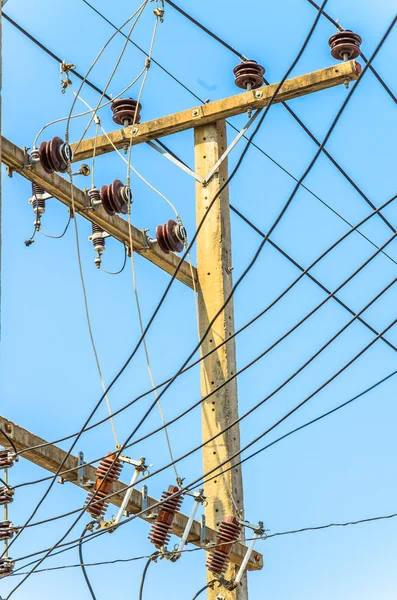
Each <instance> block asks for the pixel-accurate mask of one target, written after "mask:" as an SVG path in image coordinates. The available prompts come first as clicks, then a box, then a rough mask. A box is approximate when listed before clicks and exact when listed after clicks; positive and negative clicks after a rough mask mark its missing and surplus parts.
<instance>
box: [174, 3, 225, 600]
mask: <svg viewBox="0 0 397 600" xmlns="http://www.w3.org/2000/svg"><path fill="white" fill-rule="evenodd" d="M167 1H168V0H167ZM216 581H217V580H216V579H214V580H213V581H210V582H209V583H207V585H205V586H204V587H202V588H201V589H200V590H199V591H198V592H197V594H195V595H194V596H193V599H192V600H196V598H198V597H199V596H201V594H202V593H203V592H205V590H208V588H209V587H211V586H212V584H213V583H215V582H216Z"/></svg>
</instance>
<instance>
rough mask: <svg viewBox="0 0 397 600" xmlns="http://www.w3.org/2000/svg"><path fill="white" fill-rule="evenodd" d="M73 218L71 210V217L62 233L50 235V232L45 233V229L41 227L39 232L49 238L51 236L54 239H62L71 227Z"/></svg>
mask: <svg viewBox="0 0 397 600" xmlns="http://www.w3.org/2000/svg"><path fill="white" fill-rule="evenodd" d="M71 220H72V215H71V214H70V212H69V218H68V221H67V223H66V225H65V228H64V230H63V232H62V233H61V234H60V235H50V234H49V233H45V231H43V230H42V229H41V228H40V229H39V232H40V233H41V235H44V236H45V237H47V238H51V239H52V240H60V239H61V238H63V236H64V235H65V234H66V232H67V230H68V229H69V225H70V221H71Z"/></svg>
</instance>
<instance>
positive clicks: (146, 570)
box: [138, 552, 160, 600]
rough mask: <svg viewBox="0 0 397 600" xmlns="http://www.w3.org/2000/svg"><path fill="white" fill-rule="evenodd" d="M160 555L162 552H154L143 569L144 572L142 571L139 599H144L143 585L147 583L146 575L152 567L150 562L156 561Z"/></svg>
mask: <svg viewBox="0 0 397 600" xmlns="http://www.w3.org/2000/svg"><path fill="white" fill-rule="evenodd" d="M159 555H160V552H154V553H153V554H152V555H151V556H149V558H148V560H147V563H146V565H145V568H144V569H143V573H142V577H141V583H140V585H139V596H138V597H139V600H143V587H144V585H145V580H146V575H147V572H148V569H149V567H150V564H151V563H152V562H156V559H157V557H158V556H159Z"/></svg>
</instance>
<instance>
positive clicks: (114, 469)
mask: <svg viewBox="0 0 397 600" xmlns="http://www.w3.org/2000/svg"><path fill="white" fill-rule="evenodd" d="M115 456H116V455H115V454H114V452H109V454H108V455H107V457H106V458H104V459H102V460H101V462H100V463H99V465H98V468H97V470H96V481H95V487H94V489H93V490H91V491H90V492H89V493H88V496H87V500H86V504H87V505H88V504H89V502H90V501H91V500H92V499H93V498H94V500H93V502H92V504H90V505H89V506H87V508H86V510H87V512H88V513H89V514H90V515H91V516H93V517H94V518H100V517H102V516H103V515H104V514H105V512H106V509H107V507H108V504H109V500H105V498H106V496H108V495H109V494H111V493H112V488H113V483H114V482H115V481H117V480H118V478H119V477H120V473H121V470H122V468H123V466H122V464H121V461H120V459H119V458H116V459H115ZM105 477H106V479H105Z"/></svg>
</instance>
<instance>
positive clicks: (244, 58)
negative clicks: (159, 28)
mask: <svg viewBox="0 0 397 600" xmlns="http://www.w3.org/2000/svg"><path fill="white" fill-rule="evenodd" d="M166 2H167V3H168V4H169V5H170V6H172V7H173V8H175V10H177V11H178V12H179V13H180V14H182V15H183V16H184V17H186V18H187V19H188V20H189V21H191V22H192V23H194V25H196V26H198V27H199V28H200V29H201V30H202V31H204V32H205V33H207V34H208V35H209V36H211V37H212V38H213V39H215V40H216V41H217V42H219V43H220V44H222V46H224V47H225V48H227V49H228V50H230V51H231V52H233V53H234V54H235V55H236V56H238V57H239V58H241V59H242V60H246V57H245V56H244V55H243V54H241V53H240V52H239V51H238V50H236V49H235V48H233V46H231V45H230V44H228V43H227V42H225V41H224V40H223V39H221V38H220V37H219V36H218V35H216V34H215V33H214V32H212V31H210V30H209V29H208V28H207V27H205V26H204V25H203V24H202V23H200V22H199V21H198V20H197V19H195V18H193V17H192V16H191V15H190V14H189V13H187V12H186V11H185V10H183V9H181V8H180V7H179V6H178V5H177V4H175V2H171V1H170V0H166ZM317 9H318V10H319V11H321V13H323V12H324V11H323V10H322V9H321V7H320V6H317ZM365 63H366V67H368V68H371V61H370V60H368V59H365ZM371 70H372V69H371ZM377 79H378V80H379V81H380V77H379V76H378V77H377ZM264 82H265V83H266V85H269V83H270V82H269V81H268V80H267V79H266V78H265V77H264ZM384 87H385V86H384ZM385 89H386V88H385ZM387 89H388V88H387ZM281 104H282V105H283V106H284V108H286V109H287V111H288V112H289V113H290V115H291V116H292V117H293V118H294V119H295V121H296V122H297V123H298V124H299V125H300V126H301V127H302V128H303V130H304V131H305V132H306V133H307V134H308V135H309V137H310V138H311V139H312V140H313V142H314V143H315V144H316V145H317V146H318V147H320V142H319V141H318V139H317V138H316V136H315V135H314V134H313V133H312V132H311V131H310V129H309V128H308V127H307V126H306V125H305V124H304V123H303V121H302V120H301V119H300V118H299V117H298V115H297V114H296V113H295V112H294V111H293V110H292V109H291V108H290V106H289V105H288V104H287V102H281ZM321 151H322V152H323V153H324V154H325V156H326V157H327V158H328V159H329V160H330V161H331V162H332V164H333V165H334V166H335V167H336V168H337V169H338V171H339V172H340V173H341V174H342V175H343V177H345V179H346V180H347V181H348V182H349V183H350V185H352V187H353V188H354V189H355V190H356V192H358V194H359V195H360V196H361V197H362V198H363V199H364V200H365V202H366V203H367V204H368V205H369V206H370V207H371V208H372V209H374V208H375V205H374V204H373V203H372V201H371V200H370V199H369V198H368V196H367V195H366V194H365V193H364V192H363V191H362V189H361V188H360V187H359V186H358V185H357V184H356V183H355V182H354V181H353V179H352V178H351V177H350V176H349V175H348V174H347V172H346V171H345V170H344V169H343V168H342V167H341V165H340V164H339V163H338V162H337V161H336V160H335V159H334V158H333V156H332V155H331V154H330V153H329V152H328V150H325V148H321ZM379 217H380V218H381V219H382V221H383V222H384V223H385V224H386V225H387V226H388V227H389V229H391V231H394V232H395V231H396V229H395V228H394V226H393V225H392V224H391V223H390V222H389V221H388V220H387V219H386V217H385V216H384V215H383V214H382V213H379Z"/></svg>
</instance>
